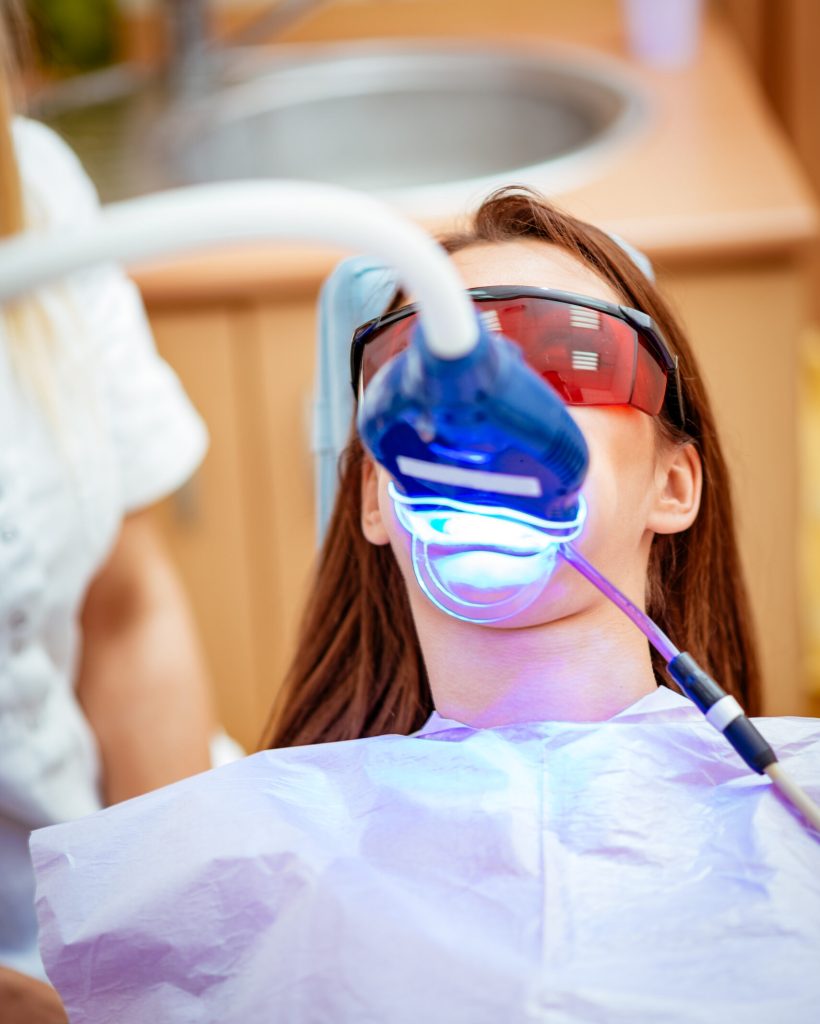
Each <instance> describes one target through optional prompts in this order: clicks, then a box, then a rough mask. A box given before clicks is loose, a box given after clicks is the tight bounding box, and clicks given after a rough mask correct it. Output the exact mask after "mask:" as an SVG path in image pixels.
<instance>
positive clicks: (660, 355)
mask: <svg viewBox="0 0 820 1024" xmlns="http://www.w3.org/2000/svg"><path fill="white" fill-rule="evenodd" d="M468 294H469V295H470V296H471V297H472V299H473V302H474V303H475V304H476V306H477V307H478V309H479V312H480V316H481V318H482V320H483V322H484V324H485V326H486V327H488V328H489V329H490V330H491V331H498V332H500V333H501V334H503V335H504V336H505V337H507V338H509V339H510V340H511V341H513V342H515V343H516V344H517V345H518V347H519V348H520V349H521V351H522V353H523V355H524V358H525V360H526V361H527V363H528V364H529V366H531V367H532V368H533V369H534V370H535V371H536V372H537V373H539V374H540V375H541V376H542V377H543V378H544V380H546V381H547V382H548V383H549V384H551V385H552V387H553V388H554V389H555V390H556V391H557V392H558V394H559V395H560V396H561V398H563V400H564V401H565V402H566V403H567V405H631V406H634V407H635V408H636V409H640V410H641V411H642V412H645V413H648V414H649V415H650V416H657V415H658V413H660V411H661V409H664V408H665V409H666V411H667V414H668V416H669V418H670V419H671V421H672V422H673V423H674V424H675V425H676V426H677V427H680V428H681V429H683V428H684V424H685V417H684V410H683V402H682V396H681V388H680V379H679V373H678V360H677V357H676V356H673V355H672V353H671V352H670V351H669V348H668V346H667V344H666V342H665V341H664V339H663V336H662V335H661V333H660V331H658V329H657V328H656V327H655V325H654V323H653V322H652V320H651V318H650V317H648V316H647V315H646V314H645V313H642V312H641V311H640V310H637V309H630V308H629V307H628V306H619V305H615V304H614V303H611V302H605V301H603V300H601V299H593V298H589V297H588V296H586V295H575V294H573V293H572V292H562V291H553V290H550V289H543V288H523V287H518V286H493V287H487V288H470V289H469V290H468ZM417 322H418V308H417V306H415V305H407V306H402V307H401V308H399V309H396V310H393V311H392V312H389V313H384V314H383V315H382V316H378V317H376V318H375V319H373V320H369V321H368V322H367V323H365V324H362V326H361V327H359V328H357V329H356V331H355V332H354V334H353V342H352V346H351V350H350V371H351V381H352V384H353V390H354V392H356V393H358V388H359V384H360V383H361V386H362V388H366V387H367V385H368V384H369V383H370V380H371V379H372V377H373V376H374V374H375V373H376V371H377V370H379V369H380V367H382V366H383V365H384V364H385V363H386V362H388V360H390V359H392V358H393V356H395V355H397V354H398V353H399V352H401V351H402V350H403V349H406V348H407V347H408V346H409V345H410V339H411V337H412V334H413V331H414V330H415V328H416V326H417Z"/></svg>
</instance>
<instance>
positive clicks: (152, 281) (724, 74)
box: [131, 0, 818, 306]
mask: <svg viewBox="0 0 820 1024" xmlns="http://www.w3.org/2000/svg"><path fill="white" fill-rule="evenodd" d="M396 37H407V38H416V39H418V38H423V37H426V38H430V37H435V38H451V39H455V38H459V39H462V40H464V39H476V40H484V41H486V40H488V39H492V40H493V41H494V42H496V43H498V44H500V45H504V46H505V47H506V48H509V47H510V46H518V47H521V48H522V49H532V48H534V47H537V48H543V47H544V46H545V45H550V46H555V47H557V48H561V49H565V48H566V47H578V46H584V47H586V48H588V49H590V50H593V51H596V52H597V53H599V54H602V55H604V56H605V57H607V58H610V59H612V58H615V59H619V60H621V61H623V62H624V64H625V66H626V67H627V69H628V71H629V73H630V74H632V76H633V77H634V78H635V79H636V80H637V81H638V82H639V83H640V84H642V85H643V87H644V89H645V90H646V92H647V94H648V96H649V97H650V99H651V103H652V115H651V116H652V120H651V124H650V126H649V128H648V130H647V131H646V132H645V133H644V134H643V135H642V136H641V137H639V138H638V139H637V140H636V141H634V142H632V143H630V144H629V148H627V149H625V150H624V151H623V152H622V154H621V155H620V156H619V158H618V159H617V160H614V161H612V162H611V163H610V165H609V166H608V167H607V168H606V169H605V171H604V173H603V174H602V176H600V177H599V178H597V179H595V180H594V181H591V182H589V183H588V184H584V185H583V186H582V187H579V188H578V189H575V190H572V191H567V192H563V193H559V194H555V195H553V197H552V198H553V199H554V200H555V201H556V202H557V203H558V205H560V206H561V207H563V208H564V209H567V210H569V211H570V212H572V213H574V214H576V215H578V216H580V217H582V218H584V219H587V220H590V221H593V222H594V223H597V224H600V225H602V226H604V227H607V228H609V229H610V230H613V231H616V232H618V233H619V234H621V235H623V236H624V237H625V238H627V239H629V240H630V241H631V242H633V243H634V244H636V245H638V246H639V247H640V248H642V249H644V250H645V251H646V252H647V253H648V254H649V255H650V256H651V257H652V258H653V259H654V260H656V261H661V262H662V263H663V264H665V265H666V266H674V265H680V264H686V263H692V262H694V261H695V260H698V261H701V262H702V261H704V260H725V259H732V260H738V259H743V258H749V257H758V256H761V255H765V254H768V253H771V254H777V253H780V254H782V253H783V252H784V251H785V252H791V251H794V250H797V249H799V248H800V247H801V246H802V245H804V244H805V243H807V242H808V241H810V240H812V239H813V238H814V237H815V235H816V233H817V230H818V215H817V210H816V207H815V202H814V198H813V196H812V192H811V190H810V188H809V186H808V184H807V182H806V179H805V176H804V174H803V172H802V170H801V169H800V167H799V165H798V164H797V162H796V160H795V158H794V156H793V154H792V152H791V150H790V148H789V146H788V144H787V141H786V139H785V137H784V134H783V132H782V130H781V129H780V127H779V126H778V124H777V123H776V121H775V119H774V116H773V115H772V114H771V113H770V111H769V110H768V108H767V106H766V104H765V100H764V98H763V96H762V94H761V92H760V89H759V87H758V85H757V83H756V82H755V80H754V78H753V76H752V73H751V70H750V69H749V68H748V66H747V65H746V62H745V60H744V58H743V55H742V54H741V52H740V49H739V45H738V43H737V41H736V40H735V39H734V37H733V36H732V34H731V32H730V31H729V29H728V28H727V27H725V26H724V25H723V24H722V23H720V22H719V21H718V20H716V19H709V20H708V21H707V24H706V25H705V28H704V36H703V44H702V47H701V53H700V55H699V58H698V60H697V62H696V63H694V64H693V65H691V66H690V67H687V68H686V69H684V70H681V71H675V72H669V71H657V70H651V69H648V68H646V67H642V66H640V65H638V64H637V63H636V62H635V61H634V60H631V59H630V58H629V57H628V56H627V52H626V46H625V43H624V40H623V35H622V31H621V28H620V24H619V21H618V19H617V18H616V17H615V8H614V7H613V5H612V4H609V3H604V2H602V0H576V2H575V3H573V4H555V5H552V4H550V3H548V2H546V3H545V2H544V0H518V2H517V3H516V4H514V5H511V4H509V3H502V2H498V0H473V2H471V3H467V2H464V0H448V2H447V3H441V2H436V0H390V2H387V0H344V2H337V3H334V4H330V5H328V6H326V7H324V8H320V9H319V10H318V11H317V12H316V13H315V14H314V15H312V16H311V17H310V18H308V19H306V20H304V21H303V22H302V23H301V24H300V25H299V26H298V27H296V28H294V29H293V30H292V31H291V32H290V33H289V34H288V36H286V37H283V40H280V41H293V42H310V41H315V42H327V41H331V40H343V39H365V38H396ZM531 184H533V185H536V186H537V184H538V183H537V182H535V181H534V182H532V183H531ZM463 213H464V211H463V210H462V211H454V212H453V217H452V218H445V219H442V218H438V219H436V220H435V221H424V222H423V223H425V226H427V227H429V228H430V229H431V230H433V231H436V230H446V229H447V228H448V227H449V226H450V225H451V224H452V223H453V222H454V220H455V219H457V217H458V216H463ZM339 255H340V254H339V251H338V250H329V249H328V250H326V249H316V248H309V247H306V246H305V247H302V246H283V245H272V244H271V245H268V244H264V245H260V244H254V245H249V246H246V247H243V248H220V249H213V250H209V251H205V252H199V253H197V254H195V255H190V256H184V257H176V258H174V259H168V260H161V261H160V260H156V261H152V262H151V263H149V264H144V265H140V266H135V267H132V268H131V271H132V273H133V276H134V277H135V279H136V281H137V283H138V284H139V286H140V288H141V289H142V291H143V294H144V296H145V299H146V301H147V302H148V304H149V305H152V306H155V305H165V304H186V303H197V304H202V303H205V302H208V301H221V302H224V301H230V300H234V299H241V298H243V297H247V296H252V295H260V294H264V295H267V296H270V297H284V296H290V297H296V296H299V295H302V294H307V293H312V292H313V291H315V289H316V286H317V284H318V282H319V281H320V280H321V279H322V278H323V277H324V276H325V275H326V274H327V273H328V271H329V270H330V268H331V267H332V266H333V264H334V262H335V261H336V260H337V259H338V258H339Z"/></svg>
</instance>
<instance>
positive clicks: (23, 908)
mask: <svg viewBox="0 0 820 1024" xmlns="http://www.w3.org/2000/svg"><path fill="white" fill-rule="evenodd" d="M13 132H14V142H15V146H16V149H17V155H18V160H19V164H20V169H21V173H22V178H23V182H24V188H25V193H26V202H27V206H28V209H29V212H30V214H31V216H32V220H33V222H34V223H35V224H42V223H49V224H69V223H73V224H76V223H81V222H82V221H83V220H86V219H89V218H92V217H93V216H94V215H95V211H96V210H97V208H98V202H97V198H96V194H95V192H94V189H93V186H92V185H91V183H90V181H89V180H88V178H87V177H86V175H85V174H84V172H83V170H82V168H81V167H80V165H79V163H78V161H77V159H76V158H75V156H74V155H73V153H72V152H71V151H70V150H69V149H68V148H67V147H66V146H65V145H64V144H63V143H62V142H61V141H60V139H59V138H58V137H57V136H56V135H55V134H54V133H53V132H51V131H50V130H49V129H47V128H45V127H44V126H42V125H40V124H37V123H35V122H32V121H28V120H24V119H17V120H16V121H15V122H14V125H13ZM43 301H44V302H45V303H46V304H47V306H48V309H49V311H50V313H51V320H52V323H53V325H54V343H55V344H54V352H53V358H52V359H51V360H50V362H51V364H52V366H53V370H54V377H55V381H56V387H57V391H58V394H59V400H60V401H59V406H58V407H57V408H56V409H55V410H54V413H53V416H52V419H53V421H54V422H50V420H49V415H50V414H49V413H48V412H47V411H46V403H44V402H42V401H40V400H38V399H37V398H35V397H32V396H31V395H29V394H27V393H26V392H25V390H24V389H23V388H22V387H21V386H20V382H19V378H18V377H17V376H16V374H15V371H14V369H13V367H12V362H11V357H10V347H9V344H8V339H7V337H6V336H5V334H3V333H0V438H2V444H0V963H2V964H4V965H5V966H8V967H12V968H15V969H17V970H20V971H24V972H27V973H30V974H33V975H35V976H38V977H42V978H44V977H45V974H44V972H43V968H42V964H41V962H40V959H39V954H38V952H37V945H36V935H37V929H36V920H35V916H34V888H33V886H34V883H33V877H32V871H31V865H30V860H29V853H28V835H29V831H30V830H31V829H33V828H39V827H41V826H43V825H47V824H52V823H55V822H59V821H64V820H66V819H69V818H74V817H78V816H80V815H83V814H87V813H89V812H91V811H94V810H97V809H98V808H99V807H100V795H99V761H98V756H97V750H96V746H95V742H94V737H93V735H92V734H91V732H90V729H89V726H88V723H87V721H86V720H85V718H84V717H83V714H82V711H81V710H80V708H79V706H78V703H77V700H76V696H75V690H74V683H75V681H76V675H77V667H78V662H79V656H80V641H81V636H80V632H79V624H78V616H79V613H80V611H81V608H82V603H83V598H84V595H85V593H86V590H87V587H88V585H89V583H90V581H91V580H92V578H93V577H94V575H95V574H96V572H97V571H98V570H99V568H100V567H101V565H102V564H103V562H104V560H105V558H106V556H107V555H108V553H109V551H110V550H111V547H112V545H113V543H114V541H115V539H116V537H117V534H118V531H119V529H120V525H121V523H122V519H123V516H125V515H126V514H128V513H129V512H132V511H134V510H137V509H140V508H143V507H145V506H147V505H149V504H151V503H152V502H154V501H155V500H156V499H158V498H161V497H163V496H164V495H166V494H168V493H169V492H171V491H173V490H174V489H175V488H177V487H178V486H179V485H180V484H182V483H183V482H184V481H185V480H186V479H187V478H188V477H189V476H190V475H191V473H192V472H193V471H194V469H195V468H196V467H197V465H198V464H199V462H200V461H201V459H202V457H203V454H204V452H205V449H206V445H207V436H206V432H205V429H204V426H203V424H202V422H201V420H200V419H199V417H198V416H197V414H196V413H195V411H194V410H193V408H192V407H191V405H190V404H189V402H188V400H187V398H186V396H185V394H184V392H183V391H182V389H181V387H180V385H179V382H178V380H177V379H176V377H175V376H174V374H173V373H172V371H171V370H170V368H169V367H168V366H167V365H166V364H165V363H163V362H162V360H161V359H160V358H159V357H158V356H157V354H156V351H155V349H154V345H153V341H152V338H151V334H150V330H149V328H148V325H147V322H146V319H145V314H144V311H143V309H142V305H141V302H140V298H139V294H138V292H137V290H136V288H135V287H134V285H133V284H132V283H131V282H129V281H128V280H127V279H126V278H125V277H124V275H123V274H122V273H121V272H120V271H119V270H117V269H116V268H114V267H111V266H106V267H101V268H98V269H95V270H93V271H89V272H86V273H83V274H78V275H75V276H74V277H73V278H71V279H70V280H68V281H66V282H64V283H63V284H61V285H59V286H56V287H55V288H54V289H51V290H50V291H49V293H48V294H45V293H44V296H43ZM0 332H2V321H0Z"/></svg>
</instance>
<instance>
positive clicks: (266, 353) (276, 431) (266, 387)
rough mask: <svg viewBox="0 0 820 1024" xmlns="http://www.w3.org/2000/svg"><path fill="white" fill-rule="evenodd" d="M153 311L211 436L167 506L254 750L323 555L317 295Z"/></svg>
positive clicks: (161, 342)
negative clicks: (318, 543) (314, 437)
mask: <svg viewBox="0 0 820 1024" xmlns="http://www.w3.org/2000/svg"><path fill="white" fill-rule="evenodd" d="M149 313H150V316H151V323H152V326H153V329H154V332H155V335H156V339H157V344H158V347H159V349H160V351H161V352H162V354H163V356H164V357H165V358H166V359H167V360H168V362H169V363H170V364H171V365H172V366H173V367H174V369H175V370H176V371H177V373H178V374H179V376H180V378H181V379H182V381H183V383H184V385H185V388H186V390H187V391H188V394H189V395H190V397H191V399H192V400H193V402H194V404H195V405H196V406H197V408H198V409H199V411H200V412H201V414H202V416H203V417H204V418H205V420H206V422H207V424H208V428H209V430H210V434H211V447H210V451H209V453H208V456H207V458H206V460H205V462H204V464H203V466H202V468H201V469H200V471H199V473H198V474H197V476H196V477H195V478H194V479H193V480H192V481H191V482H190V483H189V484H188V485H186V486H185V487H184V488H183V489H182V491H180V492H179V493H178V494H176V495H175V496H174V497H173V498H171V499H169V500H168V501H166V502H164V503H163V504H162V505H161V506H159V508H158V509H157V516H158V518H159V521H160V524H161V526H162V529H163V532H164V533H165V536H166V538H167V540H168V543H169V544H170V547H171V550H172V553H173V555H174V557H175V559H176V561H177V563H178V565H179V567H180V569H181V572H182V575H183V578H184V581H185V583H186V585H187V588H188V592H189V594H190V597H191V601H192V603H193V607H194V613H195V616H196V619H197V622H198V625H199V628H200V631H201V635H202V639H203V643H204V645H205V650H206V655H207V658H208V662H209V665H210V669H211V672H212V675H213V679H214V684H215V690H216V697H217V704H218V710H219V714H220V716H221V720H222V722H223V723H224V725H225V727H226V728H227V729H228V731H229V732H230V733H231V734H232V735H233V736H235V737H236V738H237V739H238V740H239V741H240V742H241V743H242V744H243V745H244V746H245V747H246V749H253V748H254V747H255V746H256V743H257V740H258V737H259V734H260V732H261V729H262V725H263V723H264V721H265V719H266V717H267V714H268V710H269V708H270V704H271V699H272V695H273V692H274V690H275V688H276V686H277V684H278V683H279V681H280V680H281V678H282V675H283V673H284V671H285V668H286V664H287V660H288V657H289V655H290V651H291V650H292V647H293V643H294V638H295V635H296V629H297V624H298V620H299V614H300V611H301V608H302V605H303V602H304V591H305V586H306V582H307V578H308V575H309V572H310V569H311V566H312V559H313V553H314V525H313V481H312V468H311V463H310V445H309V423H310V395H311V381H312V368H313V359H314V357H313V332H314V303H313V301H312V297H308V298H302V299H300V300H297V301H295V302H292V303H287V302H278V303H276V304H266V303H265V302H264V301H258V302H256V301H253V302H252V301H247V302H242V303H228V304H225V305H214V304H212V303H206V304H204V305H202V306H192V305H189V304H185V305H183V306H181V307H173V306H170V307H169V306H168V305H165V304H163V305H162V307H161V308H159V309H156V308H154V309H151V308H149Z"/></svg>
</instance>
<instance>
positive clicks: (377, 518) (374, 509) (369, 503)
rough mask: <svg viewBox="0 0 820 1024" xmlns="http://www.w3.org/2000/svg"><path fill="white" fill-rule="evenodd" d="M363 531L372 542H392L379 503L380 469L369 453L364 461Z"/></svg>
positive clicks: (379, 543)
mask: <svg viewBox="0 0 820 1024" xmlns="http://www.w3.org/2000/svg"><path fill="white" fill-rule="evenodd" d="M362 533H363V534H364V535H365V538H366V539H367V540H369V541H370V543H371V544H378V545H381V544H388V543H389V542H390V537H389V536H388V533H387V528H386V527H385V525H384V520H383V519H382V510H381V507H380V505H379V470H378V466H377V465H376V463H375V462H374V461H373V459H372V458H371V457H370V456H369V455H365V457H364V462H363V463H362Z"/></svg>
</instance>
